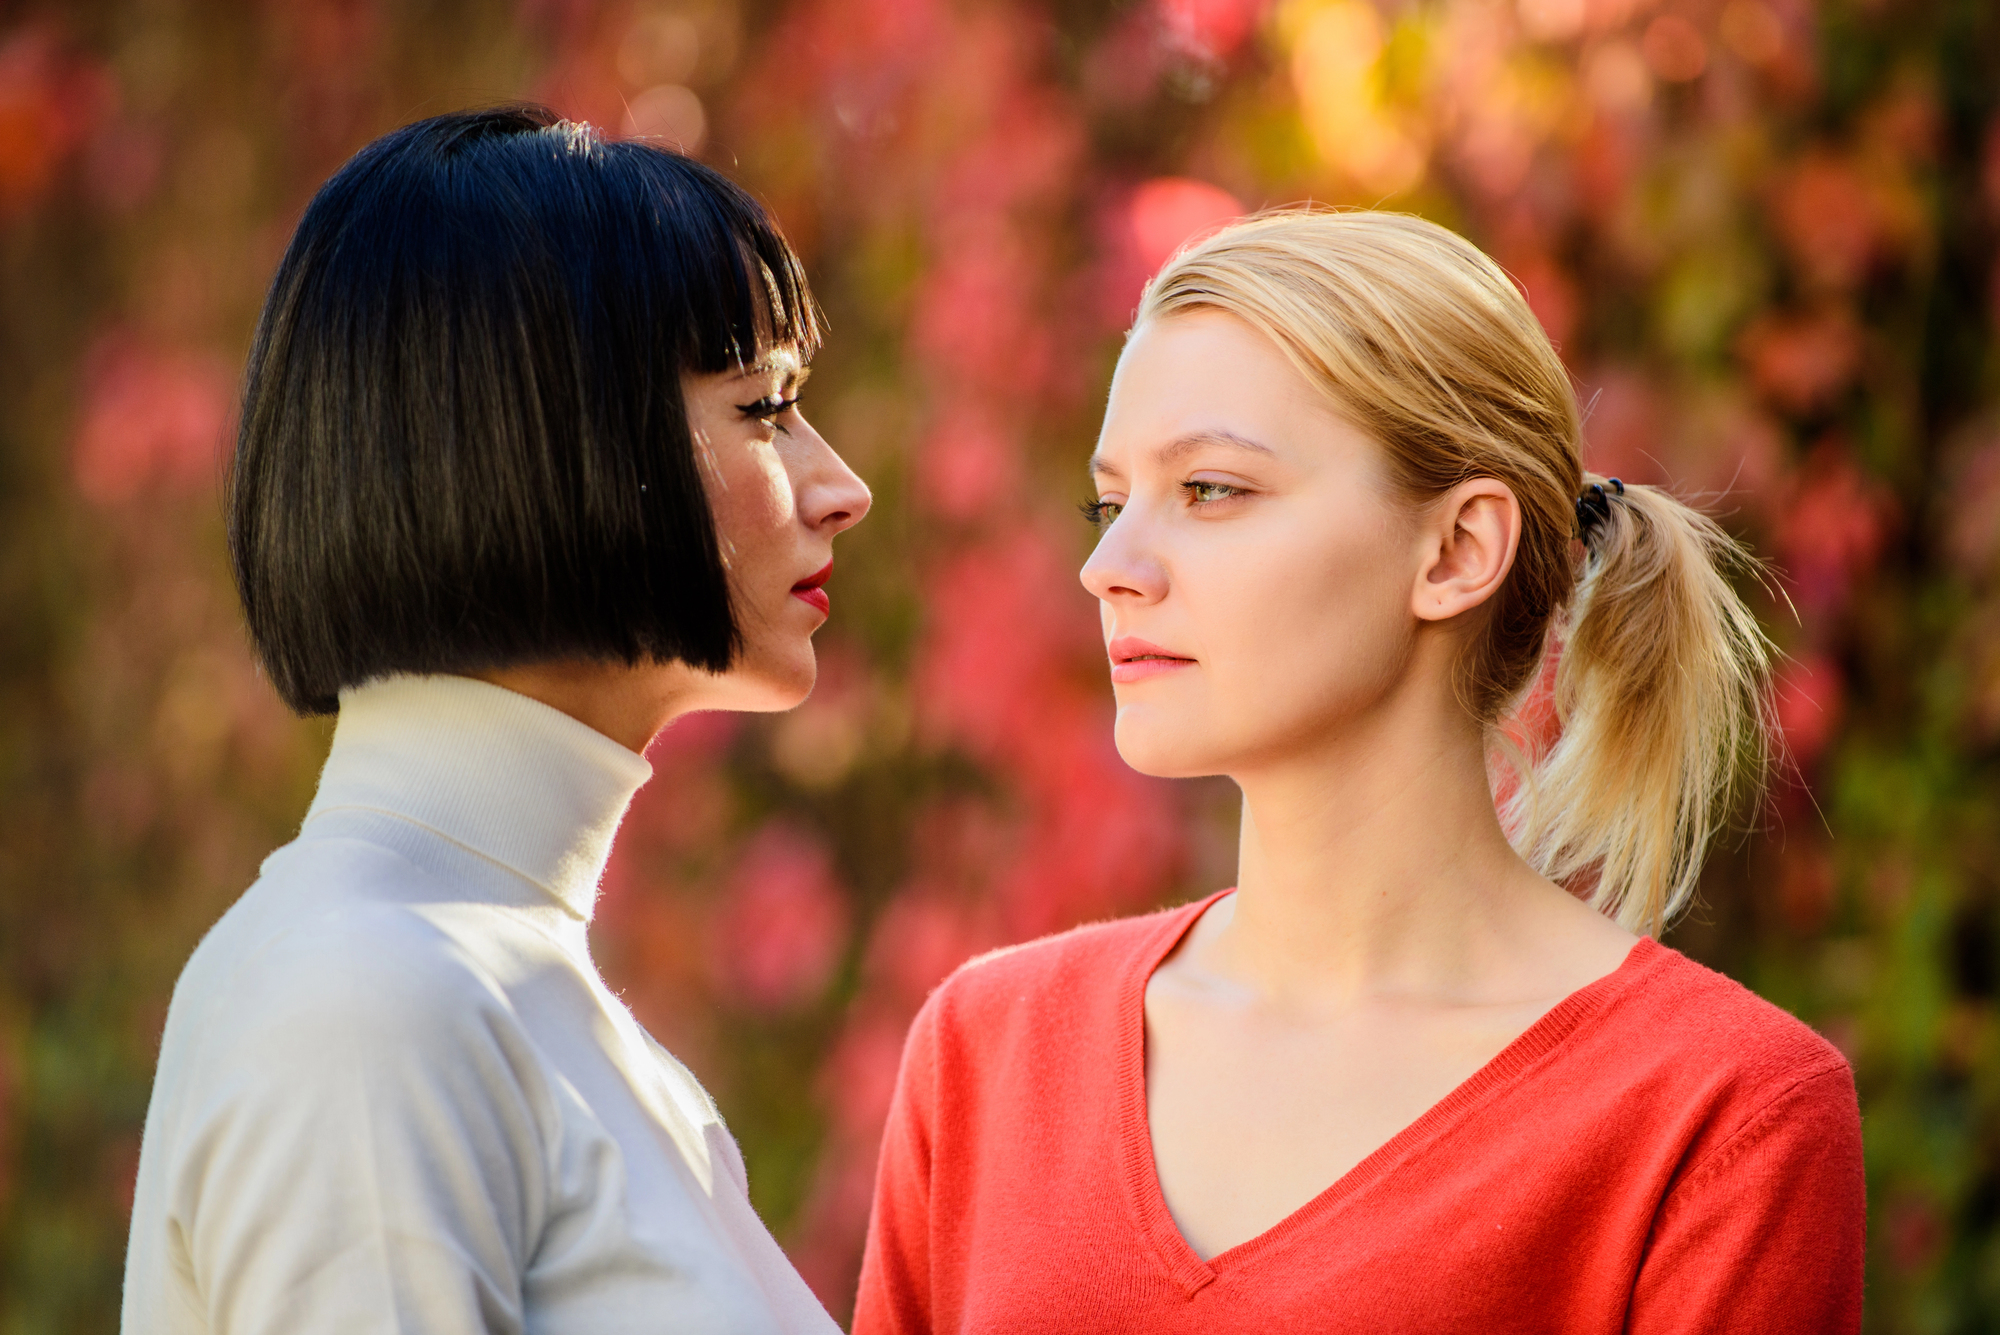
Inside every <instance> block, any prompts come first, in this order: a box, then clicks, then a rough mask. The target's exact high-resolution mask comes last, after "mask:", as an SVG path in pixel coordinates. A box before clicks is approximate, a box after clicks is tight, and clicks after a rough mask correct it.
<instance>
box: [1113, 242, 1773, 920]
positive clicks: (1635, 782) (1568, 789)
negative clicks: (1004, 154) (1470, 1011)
mask: <svg viewBox="0 0 2000 1335" xmlns="http://www.w3.org/2000/svg"><path fill="white" fill-rule="evenodd" d="M1199 309H1211V310H1221V311H1225V312H1227V313H1229V314H1231V315H1234V316H1236V317H1237V318H1238V319H1241V320H1243V321H1245V322H1246V323H1248V324H1249V325H1250V326H1251V327H1253V328H1255V329H1257V330H1259V331H1261V332H1262V333H1264V334H1265V335H1266V336H1268V337H1269V338H1270V339H1271V340H1272V341H1273V342H1274V343H1276V344H1277V345H1278V347H1279V348H1280V349H1282V350H1283V351H1284V353H1285V355H1286V356H1287V357H1289V358H1290V359H1291V361H1292V362H1293V364H1294V365H1295V366H1297V367H1298V368H1299V370H1300V371H1301V372H1303V373H1304V374H1305V376H1306V378H1307V379H1308V380H1310V381H1311V382H1313V383H1314V384H1316V385H1318V386H1319V387H1320V388H1321V389H1323V390H1324V391H1325V392H1326V393H1327V394H1329V395H1330V396H1332V398H1333V399H1334V400H1335V401H1336V402H1338V403H1339V404H1340V406H1341V408H1342V409H1343V411H1344V412H1345V413H1346V415H1347V416H1349V417H1350V418H1351V419H1352V420H1354V421H1355V422H1356V423H1357V424H1358V425H1360V426H1362V427H1363V428H1365V429H1366V430H1367V431H1369V433H1370V434H1371V435H1372V436H1373V437H1374V438H1375V439H1376V440H1377V441H1378V442H1379V443H1380V444H1381V445H1382V447H1383V450H1384V452H1385V454H1386V456H1387V459H1388V462H1389V466H1390V471H1391V474H1392V476H1393V477H1394V478H1395V479H1396V481H1397V482H1398V484H1399V485H1400V486H1401V488H1402V489H1403V491H1404V492H1405V493H1406V494H1407V495H1408V496H1410V497H1411V498H1412V499H1413V500H1415V501H1418V502H1420V503H1421V502H1423V501H1428V500H1430V499H1433V498H1435V497H1437V496H1440V495H1442V494H1443V493H1445V492H1446V491H1449V490H1450V489H1451V488H1453V487H1455V486H1457V485H1458V484H1459V483H1461V482H1463V481H1465V480H1467V479H1468V478H1473V477H1492V478H1496V479H1498V480H1499V481H1501V482H1504V483H1505V484H1506V485H1507V486H1508V488H1509V489H1510V490H1511V491H1512V492H1513V493H1514V497H1515V499H1516V500H1517V501H1518V502H1519V504H1520V507H1521V521H1522V533H1521V540H1520V543H1519V544H1518V546H1517V548H1516V551H1515V558H1514V568H1513V570H1512V572H1511V573H1510V574H1509V576H1508V579H1507V582H1506V584H1505V586H1504V587H1503V588H1502V589H1501V590H1500V592H1499V593H1498V594H1496V595H1495V597H1494V599H1493V601H1492V603H1491V605H1490V609H1491V610H1490V612H1489V614H1488V616H1487V618H1486V624H1485V628H1484V630H1483V631H1482V632H1481V634H1480V636H1479V637H1478V639H1477V640H1475V641H1474V643H1473V644H1472V645H1471V646H1469V648H1468V651H1467V652H1466V654H1465V656H1464V658H1463V659H1462V661H1461V662H1460V663H1459V665H1458V667H1459V673H1458V676H1459V680H1458V686H1459V696H1460V699H1461V700H1463V701H1464V703H1465V705H1466V708H1467V709H1468V710H1469V711H1470V712H1471V713H1472V714H1473V715H1474V716H1475V717H1476V718H1478V719H1479V720H1480V721H1481V722H1482V723H1484V724H1486V725H1487V726H1488V728H1489V730H1490V735H1491V736H1492V737H1493V738H1494V740H1495V747H1494V752H1495V754H1496V755H1499V756H1503V757H1504V756H1506V755H1507V754H1508V753H1509V752H1510V751H1511V750H1513V748H1510V747H1509V746H1507V745H1506V744H1505V742H1504V740H1503V739H1504V737H1505V733H1506V729H1505V727H1504V726H1503V725H1504V724H1505V723H1506V722H1507V720H1508V718H1509V716H1510V714H1512V713H1513V712H1514V711H1515V710H1516V709H1518V707H1519V706H1520V703H1521V700H1522V697H1523V695H1524V694H1525V693H1526V692H1527V690H1528V688H1529V687H1530V685H1531V684H1532V683H1533V682H1534V681H1535V680H1536V679H1537V676H1538V674H1539V673H1540V671H1541V669H1542V666H1543V663H1544V660H1545V657H1546V655H1547V654H1548V653H1549V652H1550V651H1551V649H1552V646H1554V647H1555V651H1556V652H1558V653H1559V654H1560V658H1559V661H1558V663H1557V666H1556V674H1555V676H1556V681H1555V705H1556V712H1557V717H1558V719H1559V720H1560V723H1561V732H1560V734H1559V736H1558V737H1557V739H1556V740H1555V742H1554V743H1553V744H1552V745H1551V746H1549V747H1548V748H1547V749H1546V750H1545V751H1544V752H1542V753H1541V754H1537V755H1531V756H1521V755H1520V754H1519V752H1518V751H1514V755H1515V757H1516V761H1517V764H1516V765H1515V769H1516V773H1515V775H1514V778H1515V779H1516V780H1517V782H1515V783H1514V784H1513V785H1512V791H1511V793H1510V794H1509V796H1508V797H1507V798H1506V799H1505V800H1504V802H1503V803H1502V804H1501V816H1502V820H1503V824H1504V825H1505V826H1506V828H1507V830H1508V833H1509V837H1510V838H1512V839H1513V841H1514V845H1515V847H1516V848H1517V849H1519V850H1520V852H1521V854H1522V856H1523V857H1525V858H1526V859H1527V860H1528V862H1529V863H1530V864H1532V865H1533V866H1534V867H1535V868H1536V869H1537V870H1539V871H1540V872H1541V873H1542V874H1543V875H1545V876H1548V877H1549V878H1551V879H1552V880H1555V881H1558V882H1560V883H1562V884H1564V885H1566V886H1568V887H1569V888H1570V889H1571V890H1572V891H1574V892H1576V893H1578V894H1581V895H1585V896H1587V897H1588V898H1589V900H1590V902H1591V903H1592V904H1594V905H1595V906H1596V907H1598V908H1599V909H1600V910H1602V911H1603V912H1604V913H1606V914H1608V915H1609V916H1611V917H1613V918H1615V919H1616V920H1617V921H1618V922H1620V923H1622V924H1623V925H1624V926H1626V927H1627V928H1629V929H1631V930H1632V931H1635V932H1644V933H1650V934H1655V935H1657V934H1658V933H1659V932H1660V931H1662V930H1664V928H1665V926H1666V924H1667V923H1668V922H1669V921H1670V920H1671V919H1672V917H1673V915H1674V914H1675V913H1676V912H1677V911H1678V910H1679V909H1681V908H1682V907H1683V906H1684V905H1685V904H1686V903H1687V901H1688V899H1689V898H1690V897H1691V895H1692V894H1693V891H1694V886H1695V882H1696V879H1697V877H1698V876H1699V874H1700V871H1701V863H1702V858H1703V856H1704V855H1705V853H1706V851H1707V848H1708V845H1709V842H1710V840H1711V839H1712V838H1713V837H1714V835H1715V833H1716V832H1717V831H1718V829H1720V828H1721V827H1722V825H1723V824H1724V823H1725V821H1726V819H1727V816H1728V813H1729V811H1730V809H1731V808H1732V807H1733V806H1735V805H1737V804H1739V803H1741V802H1743V801H1745V800H1746V799H1749V798H1752V797H1754V795H1755V794H1756V792H1757V791H1758V790H1759V788H1760V787H1761V784H1762V781H1763V777H1764V763H1765V759H1766V757H1767V754H1768V751H1769V748H1770V745H1771V743H1770V740H1769V739H1770V735H1771V734H1770V729H1769V722H1768V708H1767V705H1766V700H1767V697H1768V679H1769V673H1770V647H1769V643H1768V641H1767V640H1766V639H1765V638H1764V635H1763V632H1762V631H1761V630H1760V629H1759V628H1758V625H1757V621H1756V618H1755V617H1754V616H1753V615H1752V614H1751V612H1750V610H1749V609H1748V608H1747V607H1746V606H1745V605H1744V603H1743V601H1742V599H1741V598H1740V597H1739V596H1738V595H1737V593H1736V590H1735V589H1734V587H1733V586H1732V585H1731V583H1730V575H1731V574H1732V573H1734V571H1733V568H1735V567H1745V566H1754V563H1753V562H1752V561H1751V558H1750V557H1749V556H1748V554H1747V553H1746V552H1744V551H1743V549H1742V548H1741V547H1740V546H1738V545H1737V543H1736V542H1735V541H1734V540H1733V539H1731V538H1730V537H1729V536H1728V534H1726V533H1724V532H1723V531H1722V529H1721V528H1720V527H1718V526H1717V525H1716V524H1715V523H1714V522H1713V521H1712V520H1710V519H1708V518H1706V517H1705V516H1703V515H1701V514H1699V513H1698V512H1696V511H1695V510H1693V509H1690V508H1689V507H1688V506H1686V505H1684V504H1682V503H1681V502H1680V501H1677V500H1675V499H1674V498H1673V497H1672V496H1670V495H1668V494H1667V493H1666V492H1664V491H1661V490H1658V489H1655V488H1650V487H1640V486H1630V487H1625V488H1623V490H1622V492H1621V491H1619V490H1618V489H1615V488H1614V489H1611V491H1610V493H1609V495H1608V497H1607V498H1606V499H1605V500H1603V501H1602V502H1601V503H1599V504H1596V505H1595V506H1594V511H1595V512H1594V513H1590V514H1588V515H1587V516H1586V515H1585V512H1584V511H1583V510H1581V509H1580V508H1579V507H1578V505H1577V503H1576V502H1577V498H1578V496H1579V494H1580V493H1582V492H1583V490H1584V487H1585V485H1586V479H1585V476H1584V473H1583V467H1582V462H1581V460H1582V454H1581V447H1582V424H1581V418H1580V415H1579V413H1578V411H1577V405H1576V398H1575V393H1574V390H1573V389H1572V387H1571V384H1570V380H1569V375H1568V373H1567V371H1566V370H1565V369H1564V367H1563V365H1562V361H1561V359H1560V358H1559V357H1557V356H1556V353H1555V349H1554V348H1553V347H1551V346H1550V344H1549V341H1548V337H1547V335H1546V334H1544V333H1543V332H1542V328H1541V325H1540V324H1539V323H1538V322H1537V321H1536V319H1535V317H1534V315H1533V313H1532V312H1531V311H1529V309H1528V305H1527V302H1526V301H1525V300H1524V299H1523V297H1522V295H1521V293H1520V290H1519V289H1518V288H1516V287H1515V286H1514V284H1513V282H1512V281H1511V280H1510V279H1509V278H1508V277H1507V275H1506V274H1505V273H1504V272H1503V271H1502V270H1501V269H1500V268H1499V266H1497V265H1495V264H1494V263H1493V261H1492V260H1490V259H1488V258H1487V257H1486V256H1485V255H1484V254H1482V253H1480V251H1479V250H1478V249H1477V248H1476V247H1474V246H1473V245H1471V244H1470V243H1469V242H1467V241H1465V240H1464V239H1463V238H1461V237H1459V236H1457V235H1455V234H1453V233H1451V232H1449V231H1447V230H1445V229H1444V228H1442V227H1439V226H1437V225H1436V224H1434V223H1430V222H1426V221H1424V220H1423V219H1420V218H1413V217H1409V216H1407V215H1403V214H1392V213H1377V212H1372V211H1365V210H1355V211H1329V210H1314V209H1300V210H1280V211H1275V212H1271V213H1266V214H1262V215H1260V216H1258V217H1255V218H1251V219H1247V220H1245V221H1243V222H1241V223H1237V224H1235V225H1234V226H1232V227H1229V228H1225V229H1224V230H1222V231H1220V232H1217V233H1215V234H1214V235H1212V236H1210V237H1208V238H1206V239H1205V240H1202V241H1200V242H1197V243H1196V244H1195V245H1193V246H1191V247H1190V248H1188V249H1187V250H1185V251H1183V252H1182V253H1181V254H1180V255H1178V256H1176V257H1175V258H1174V259H1173V260H1171V261H1169V262H1168V264H1167V266H1166V267H1165V268H1164V269H1162V270H1161V271H1160V273H1159V274H1158V275H1156V276H1155V277H1154V279H1153V281H1152V282H1151V283H1150V284H1149V285H1148V286H1147V289H1146V292H1145V295H1144V296H1143V297H1142V298H1141V300H1140V305H1139V312H1138V317H1137V319H1136V321H1135V327H1136V326H1137V325H1139V324H1143V323H1145V322H1146V321H1148V320H1153V319H1163V318H1169V317H1171V316H1172V315H1174V314H1175V313H1177V312H1181V311H1189V310H1199ZM1591 481H1594V482H1597V483H1598V484H1600V485H1602V484H1604V482H1605V480H1604V479H1591ZM1580 516H1584V517H1588V518H1590V519H1591V520H1592V521H1593V522H1592V523H1591V524H1590V526H1589V528H1588V531H1587V533H1586V537H1587V539H1588V541H1587V542H1586V543H1584V544H1583V545H1582V546H1581V548H1579V544H1578V543H1577V540H1576V539H1577V529H1578V521H1579V517H1580ZM1579 553H1580V554H1579Z"/></svg>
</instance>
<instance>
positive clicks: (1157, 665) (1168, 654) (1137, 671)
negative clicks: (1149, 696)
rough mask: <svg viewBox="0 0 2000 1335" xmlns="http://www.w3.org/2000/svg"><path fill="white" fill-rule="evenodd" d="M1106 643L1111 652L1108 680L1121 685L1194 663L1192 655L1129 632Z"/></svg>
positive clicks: (1190, 665) (1187, 666) (1173, 670)
mask: <svg viewBox="0 0 2000 1335" xmlns="http://www.w3.org/2000/svg"><path fill="white" fill-rule="evenodd" d="M1106 647H1107V648H1108V649H1109V651H1110V654H1111V680H1112V681H1114V682H1117V683H1119V684H1120V685H1125V684H1129V683H1131V682H1135V681H1145V680H1146V679H1147V678H1148V677H1158V676H1163V675H1165V674H1166V673H1169V672H1179V671H1181V670H1182V669H1183V668H1191V667H1193V666H1194V665H1195V660H1194V659H1192V658H1188V657H1186V656H1185V655H1183V654H1177V653H1175V652H1174V651H1173V650H1171V649H1162V648H1161V647H1160V646H1159V645H1157V644H1154V643H1152V642H1151V641H1150V640H1142V639H1139V638H1137V637H1136V636H1132V635H1121V636H1119V637H1118V638H1117V639H1115V640H1113V641H1112V642H1111V643H1110V644H1109V645H1108V646H1106Z"/></svg>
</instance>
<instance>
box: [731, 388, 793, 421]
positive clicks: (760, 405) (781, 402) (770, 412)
mask: <svg viewBox="0 0 2000 1335" xmlns="http://www.w3.org/2000/svg"><path fill="white" fill-rule="evenodd" d="M798 406H799V396H798V395H796V394H794V395H792V397H791V398H789V399H781V398H779V397H778V396H777V395H776V394H767V395H766V396H764V397H763V398H761V399H759V400H757V401H756V402H755V403H739V404H737V405H736V411H737V412H739V413H742V414H743V415H744V416H745V417H751V418H755V419H756V420H757V421H759V422H769V421H771V420H772V419H773V418H778V417H783V416H784V415H785V414H786V413H788V412H790V411H791V410H792V409H794V408H796V407H798Z"/></svg>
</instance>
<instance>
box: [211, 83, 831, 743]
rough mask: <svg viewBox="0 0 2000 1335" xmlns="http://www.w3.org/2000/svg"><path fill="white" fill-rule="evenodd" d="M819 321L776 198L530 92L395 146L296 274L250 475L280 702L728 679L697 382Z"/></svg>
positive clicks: (307, 232)
mask: <svg viewBox="0 0 2000 1335" xmlns="http://www.w3.org/2000/svg"><path fill="white" fill-rule="evenodd" d="M819 339H820V319H819V314H818V310H817V307H816V306H815V305H814V303H813V299H812V295H811V292H810V291H809V290H808V288H807V286H806V280H805V274H804V271H803V269H802V268H801V267H800V264H799V261H798V258H797V257H796V256H795V255H794V254H793V253H792V250H791V248H790V246H788V245H787V244H786V242H785V240H784V238H783V237H782V236H781V235H780V234H779V232H778V230H777V227H776V225H775V224H774V223H773V222H772V221H771V219H770V217H769V215H767V214H766V213H765V212H764V210H763V209H762V208H761V207H760V206H759V205H758V204H757V203H756V201H754V200H753V199H751V198H750V197H749V196H748V195H747V194H745V193H744V192H743V191H742V190H741V189H739V188H738V187H736V186H735V185H733V184H731V183H730V182H729V181H727V180H725V179H724V178H723V177H721V176H719V175H717V174H716V173H715V172H713V171H711V170H709V169H708V168H706V167H704V166H702V165H701V164H699V163H697V162H694V161H692V160H690V159H688V158H686V157H683V156H681V155H680V154H678V153H673V152H669V151H667V150H665V149H662V148H657V147H654V146H652V145H649V144H644V143H638V142H606V141H605V140H603V139H600V138H599V137H598V136H597V135H596V133H595V132H594V131H592V130H591V129H590V128H589V127H588V126H584V125H579V124H574V123H571V122H567V121H562V120H560V119H558V118H557V117H556V115H555V114H554V113H553V112H550V111H547V110H545V109H543V108H539V107H526V106H520V107H501V108H495V109H491V110H483V111H470V112H461V113H457V114H453V115H448V116H438V117H434V118H432V119H430V120H424V121H419V122H417V123H416V124H414V125H408V126H405V127H404V128H402V129H400V130H397V131H395V132H393V133H391V134H387V135H384V136H383V137H382V138H380V139H377V140H376V141H375V142H373V143H371V144H369V145H368V146H367V147H366V148H364V149H362V150H361V151H360V152H359V153H357V154H355V155H354V157H353V158H352V159H350V160H349V161H348V163H347V164H346V165H345V166H343V167H342V168H341V169H340V170H339V171H338V172H336V173H335V174H334V176H333V178H332V179H331V180H329V181H328V182H327V183H326V184H325V185H324V186H322V187H321V188H320V191H319V193H318V194H317V195H315V196H314V197H313V200H312V203H311V204H310V205H309V206H308V207H307V209H306V212H305V216H304V218H303V219H302V220H301V221H300V223H299V228H298V232H297V234H296V235H294V236H293V238H292V242H291V245H290V247H289V248H288V249H287V250H286V252H285V257H284V260H283V261H282V263H280V265H279V266H278V272H277V276H276V277H275V278H274V279H273V280H272V284H271V291H270V294H269V296H268V297H267V299H266V301H265V304H264V313H263V317H262V319H261V320H260V322H259V324H258V328H257V336H256V341H255V343H254V345H253V347H252V349H251V353H250V363H249V371H248V375H247V380H246V384H245V388H244V400H243V416H242V426H241V428H240V430H239V433H238V436H237V443H236V454H235V458H234V461H233V462H232V464H231V467H230V472H229V487H228V513H229V550H230V557H231V561H232V563H233V565H234V569H235V575H236V585H237V591H238V592H239V593H240V594H241V596H242V599H243V609H244V614H245V616H246V618H247V620H248V622H249V628H250V636H251V639H252V640H253V641H254V642H255V643H256V647H257V652H258V655H259V656H260V657H261V659H262V660H263V663H264V667H265V670H266V671H268V672H269V673H270V676H271V680H272V682H273V684H274V685H275V686H276V687H277V689H278V693H279V694H280V695H281V696H283V697H284V700H285V703H286V704H288V705H290V706H291V707H292V708H293V709H294V710H296V711H298V712H299V713H302V714H324V713H331V712H334V711H336V710H337V709H338V708H339V695H340V692H341V690H342V689H344V688H346V687H350V686H358V685H360V684H361V683H363V682H365V681H368V680H370V679H372V678H375V677H379V676H383V675H386V674H389V673H394V672H419V673H435V672H457V673H463V672H468V671H476V670H479V669H484V668H498V667H507V666H513V665H519V664H524V663H532V662H540V661H547V660H551V659H557V658H584V659H590V660H596V661H604V662H610V661H618V662H624V663H637V662H640V661H642V660H653V661H662V662H664V661H673V660H680V661H683V662H686V663H689V664H692V665H694V666H697V667H700V668H704V669H707V670H710V671H721V670H722V669H724V668H726V667H727V666H729V664H730V662H731V661H732V660H733V658H734V656H735V653H736V650H737V648H738V644H739V638H738V632H737V626H736V621H735V617H734V615H733V613H732V611H731V608H730V601H729V590H728V583H727V578H726V572H725V570H724V566H723V560H722V555H721V551H720V548H719V545H718V543H717V539H716V532H715V524H714V519H713V516H712V515H711V513H710V510H709V506H708V501H707V492H706V490H705V489H704V487H703V483H702V472H701V467H700V464H699V462H698V460H697V459H696V457H695V447H694V442H693V441H692V439H691V438H690V433H689V429H688V422H687V410H686V407H685V405H684V404H683V402H682V396H681V376H682V375H683V374H684V373H703V372H710V373H713V372H720V371H726V370H730V369H733V368H736V367H739V366H744V365H749V364H751V363H754V362H755V360H756V359H757V358H758V357H759V356H760V355H761V354H762V353H763V352H764V351H766V350H768V349H770V348H772V347H780V346H789V347H792V348H794V349H796V350H797V351H798V353H799V355H800V357H801V358H802V359H809V358H810V357H811V356H812V354H813V353H814V352H815V351H816V350H817V349H818V346H819Z"/></svg>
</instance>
